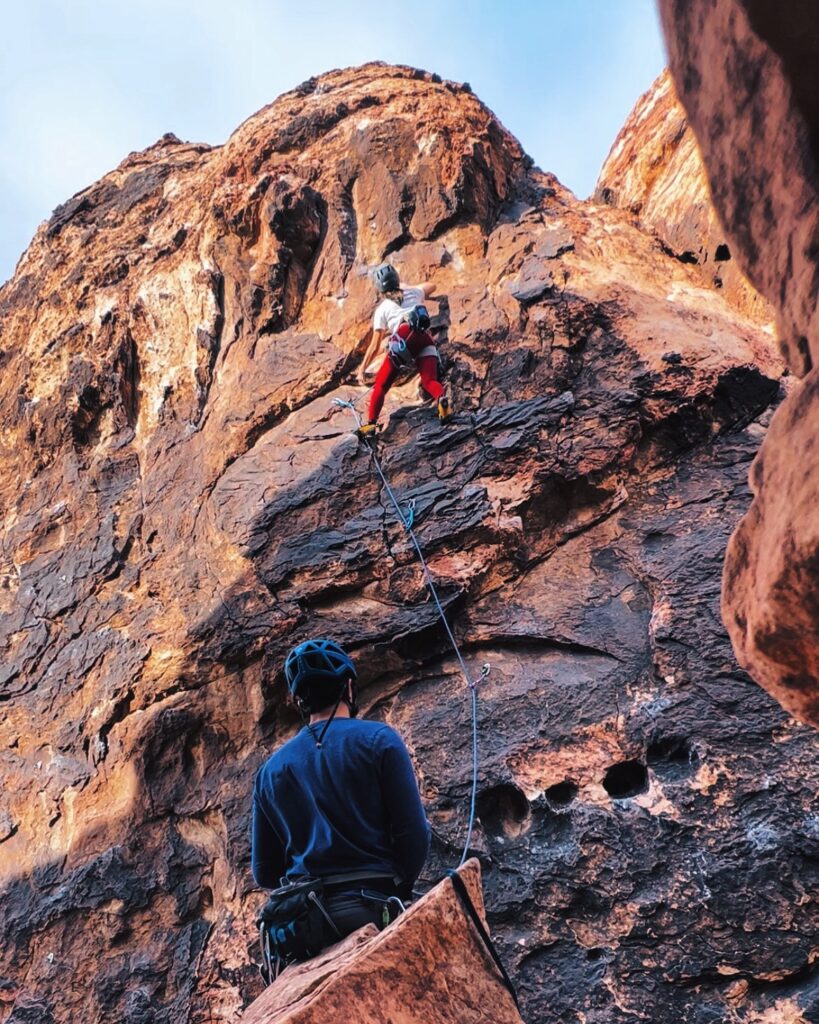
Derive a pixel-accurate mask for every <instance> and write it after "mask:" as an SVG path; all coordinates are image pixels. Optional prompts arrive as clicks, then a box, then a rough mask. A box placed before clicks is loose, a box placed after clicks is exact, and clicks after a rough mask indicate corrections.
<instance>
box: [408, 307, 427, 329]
mask: <svg viewBox="0 0 819 1024" xmlns="http://www.w3.org/2000/svg"><path fill="white" fill-rule="evenodd" d="M407 323H408V324H409V325H410V327H411V328H412V329H413V330H414V331H428V330H429V323H430V320H429V313H428V312H427V307H426V306H413V307H412V309H411V310H410V311H409V313H407Z"/></svg>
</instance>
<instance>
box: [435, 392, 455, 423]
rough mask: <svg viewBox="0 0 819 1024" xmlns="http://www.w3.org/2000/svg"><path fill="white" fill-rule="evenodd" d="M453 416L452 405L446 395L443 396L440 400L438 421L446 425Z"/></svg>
mask: <svg viewBox="0 0 819 1024" xmlns="http://www.w3.org/2000/svg"><path fill="white" fill-rule="evenodd" d="M451 415H452V406H451V404H450V401H449V399H448V398H447V396H446V395H441V397H440V398H439V399H438V419H439V420H440V421H441V423H446V421H447V420H448V419H449V418H450V416H451Z"/></svg>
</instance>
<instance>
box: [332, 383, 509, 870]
mask: <svg viewBox="0 0 819 1024" xmlns="http://www.w3.org/2000/svg"><path fill="white" fill-rule="evenodd" d="M333 402H334V404H335V405H339V406H341V407H342V408H344V409H349V410H350V411H351V412H352V414H353V416H354V417H355V422H356V427H360V426H361V417H360V416H359V415H358V410H357V409H356V407H355V404H354V403H353V402H348V401H345V399H343V398H334V399H333ZM367 447H368V448H369V449H370V455H371V456H372V460H373V465H374V466H375V468H376V471H377V473H378V475H379V477H380V478H381V483H382V484H383V485H384V490H385V491H386V492H387V495H388V496H389V499H390V501H391V503H392V506H393V508H394V509H395V514H396V516H397V517H398V521H399V522H400V523H401V525H402V526H403V527H404V529H405V530H406V531H407V533H408V534H409V538H410V540H411V541H412V546H413V547H414V548H415V553H416V554H417V555H418V561H419V562H420V563H421V570H422V572H423V574H424V579H425V581H426V584H427V589H428V590H429V592H430V594H431V595H432V600H433V601H434V602H435V607H436V608H437V609H438V615H439V616H440V618H441V622H442V623H443V624H444V629H445V630H446V635H447V637H448V638H449V642H450V644H451V646H452V650H453V651H454V652H455V657H456V658H457V659H458V664H459V666H460V668H461V672H462V673H463V677H464V679H465V680H466V685H467V688H468V690H469V697H470V703H471V717H472V786H471V792H470V798H469V820H468V823H467V828H466V840H465V842H464V848H463V853H462V854H461V859H460V860H459V861H458V867H460V866H461V865H462V864H463V863H464V862H465V861H466V858H467V856H468V855H469V843H470V841H471V839H472V833H473V831H474V829H475V810H476V804H477V797H478V686H477V683H478V682H480V681H481V680H482V679H486V677H487V676H488V675H489V670H490V666H489V664H488V662H487V663H486V664H485V665H484V666H483V667H482V669H481V674H480V676H479V677H478V680H477V682H476V681H475V680H473V678H472V676H471V675H470V674H469V669H468V668H467V667H466V662H465V661H464V659H463V655H462V654H461V649H460V647H459V646H458V641H457V640H456V639H455V634H454V633H453V632H452V629H451V628H450V625H449V622H448V620H447V617H446V612H445V611H444V606H443V605H442V604H441V601H440V598H439V597H438V590H437V588H436V586H435V581H434V580H433V578H432V574H431V573H430V571H429V566H428V565H427V560H426V559H425V558H424V553H423V551H422V550H421V545H420V544H419V543H418V538H417V537H416V536H415V531H414V530H413V528H412V527H413V524H414V522H415V499H412V501H410V503H409V505H408V506H407V511H406V512H403V511H402V510H401V505H400V504H399V502H398V499H397V498H396V496H395V493H394V492H393V489H392V487H390V483H389V481H388V480H387V477H386V475H385V473H384V469H383V467H382V465H381V460H380V459H379V458H378V454H377V452H376V450H375V447H374V446H373V445H371V444H369V442H367Z"/></svg>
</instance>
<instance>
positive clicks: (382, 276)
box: [373, 263, 401, 292]
mask: <svg viewBox="0 0 819 1024" xmlns="http://www.w3.org/2000/svg"><path fill="white" fill-rule="evenodd" d="M373 277H374V278H375V287H376V288H377V289H378V290H379V291H380V292H394V291H396V290H397V289H398V288H399V287H400V284H401V282H400V279H399V277H398V271H397V270H396V269H395V267H394V266H393V265H392V264H391V263H382V264H381V266H380V267H376V268H375V273H374V274H373Z"/></svg>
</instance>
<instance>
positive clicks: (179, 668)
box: [0, 65, 819, 1024]
mask: <svg viewBox="0 0 819 1024" xmlns="http://www.w3.org/2000/svg"><path fill="white" fill-rule="evenodd" d="M385 256H390V258H392V259H393V260H394V261H395V263H396V265H397V266H398V267H399V268H400V270H401V273H402V276H403V277H404V279H405V280H408V281H412V280H420V279H429V278H431V279H433V280H434V281H435V282H436V284H437V286H438V290H439V292H440V293H441V295H442V296H443V299H442V301H441V304H440V307H439V309H438V310H437V316H438V322H439V326H440V335H439V337H440V349H441V355H442V358H443V360H444V363H445V368H446V375H447V380H448V383H449V386H450V388H451V390H452V392H453V394H454V395H455V396H456V398H457V412H456V415H455V418H454V421H453V422H452V424H451V425H450V426H448V427H447V428H446V429H443V428H441V427H440V426H439V425H438V423H437V421H436V420H435V418H434V415H433V413H432V411H431V410H430V409H429V408H428V407H425V406H424V405H423V404H422V403H419V401H418V399H417V397H416V386H415V382H414V381H410V382H408V383H407V384H405V385H403V386H401V387H399V388H396V389H394V390H393V392H391V393H390V396H389V400H388V403H387V407H386V409H385V416H386V417H387V418H388V421H389V425H388V427H387V429H386V431H385V433H384V437H383V444H382V447H381V450H382V452H383V463H384V468H385V471H386V473H387V474H388V477H389V479H390V481H391V483H392V484H393V486H394V487H395V489H396V492H397V494H398V496H399V498H400V500H401V501H402V502H409V501H410V500H411V499H414V501H415V509H416V529H417V533H418V536H419V539H420V541H421V543H422V545H423V546H424V550H425V552H426V553H427V555H428V558H429V561H430V567H431V571H432V573H433V574H434V576H435V578H436V580H437V581H438V583H439V586H440V591H441V594H442V598H443V600H444V602H445V604H446V607H447V609H448V612H449V615H450V618H451V621H452V624H453V628H454V630H455V632H456V634H457V636H458V638H459V640H460V641H461V643H462V644H463V648H464V652H465V655H466V657H467V659H468V661H469V662H470V664H471V665H473V666H474V667H475V668H478V667H479V666H480V665H481V664H482V663H483V662H486V661H488V662H490V663H491V666H492V671H491V674H490V676H489V678H488V680H487V681H486V682H485V683H482V684H481V691H480V702H479V740H480V771H479V801H478V810H479V815H480V821H479V827H478V830H477V831H476V833H475V836H474V837H473V843H472V851H473V852H474V853H476V854H477V855H478V856H480V858H481V860H482V863H483V865H484V873H485V883H486V893H487V916H488V919H489V921H490V924H491V926H492V930H493V933H494V934H495V935H496V937H497V939H498V941H499V944H500V947H501V950H502V953H503V955H504V957H505V959H506V962H507V964H508V966H509V968H510V970H511V971H512V972H513V974H514V976H515V978H516V980H517V982H518V984H519V987H520V991H521V995H522V1000H523V1005H524V1016H525V1018H526V1019H527V1020H529V1021H530V1022H540V1021H558V1020H567V1019H568V1020H571V1019H578V1020H582V1019H585V1020H587V1021H601V1022H602V1021H606V1022H607V1024H608V1022H620V1021H622V1022H625V1021H633V1020H634V1019H635V1017H638V1018H640V1019H650V1020H653V1021H668V1022H672V1021H674V1022H676V1021H679V1020H690V1021H697V1022H705V1021H710V1020H725V1019H729V1018H730V1017H731V1015H732V1014H735V1015H745V1016H746V1017H747V1018H748V1019H762V1017H763V1015H765V1014H769V1015H770V1014H774V1013H778V1012H780V1011H781V1012H785V1011H784V1010H782V1007H783V1006H785V1007H787V1006H794V1007H797V1006H799V1005H807V1001H809V1000H810V999H811V998H815V993H816V975H815V973H814V967H813V966H811V965H812V964H813V959H812V958H813V955H814V947H815V935H816V927H815V926H816V904H815V902H814V901H815V892H816V882H817V877H816V874H817V872H816V863H817V859H816V855H817V833H816V816H815V815H816V808H815V791H816V783H817V774H818V773H819V769H817V757H816V754H817V749H819V742H818V741H817V737H816V735H815V734H814V733H813V732H812V731H811V730H809V729H807V728H804V727H800V726H797V725H796V724H794V723H793V722H791V721H790V720H789V719H788V718H787V717H786V716H785V714H784V713H783V712H782V710H781V708H780V707H779V706H778V705H776V704H775V703H774V702H773V701H772V700H771V699H770V698H769V697H768V696H767V695H766V694H765V693H763V692H762V691H761V690H760V689H759V688H758V687H757V686H756V685H755V684H754V683H753V682H752V681H751V680H750V679H749V678H748V677H747V676H746V675H745V674H744V673H743V672H742V671H741V670H740V669H739V668H738V666H737V665H736V662H735V661H734V659H733V656H732V654H731V649H730V644H729V642H728V639H727V636H726V634H725V632H724V629H723V627H722V625H721V623H720V620H719V609H718V599H719V577H720V567H721V561H722V556H723V551H724V547H725V543H726V540H727V537H728V534H729V533H730V531H731V530H732V528H733V527H734V525H735V524H736V522H737V520H738V519H739V517H740V516H741V515H742V514H743V513H745V512H746V510H747V507H748V502H749V500H750V495H749V492H748V487H747V483H746V477H747V469H748V465H749V463H750V461H751V459H752V458H753V456H754V454H755V453H756V451H757V448H758V446H759V443H760V441H761V439H762V437H763V436H764V433H765V430H766V427H767V423H768V420H769V418H770V415H771V413H772V410H773V408H774V406H775V405H776V404H777V402H778V401H779V399H780V392H781V388H780V382H779V377H780V371H781V366H780V363H779V357H778V356H777V355H776V354H774V353H772V351H771V344H770V335H769V334H768V333H767V332H766V331H765V330H762V329H760V327H759V324H758V323H757V322H756V321H755V320H753V319H748V318H747V317H746V316H744V315H743V314H742V313H741V311H738V310H737V309H736V308H735V307H734V306H732V305H731V304H730V303H729V302H727V301H726V299H725V298H724V297H723V294H722V292H721V291H720V290H718V289H714V288H713V287H712V286H710V285H706V284H705V283H704V281H703V279H702V276H701V272H700V268H698V267H696V266H693V265H692V266H689V265H686V264H684V263H681V262H680V261H679V260H677V259H675V258H673V257H672V256H669V255H667V254H665V253H663V251H662V250H661V247H660V245H659V243H658V241H657V239H656V238H655V237H654V236H653V235H650V234H646V233H645V232H644V231H642V230H640V229H639V228H638V227H637V226H635V225H634V223H633V216H632V215H631V214H629V213H628V212H625V211H622V210H618V209H613V208H611V207H608V206H605V205H600V204H586V203H581V202H578V201H577V200H575V199H574V197H573V196H572V195H571V194H570V193H569V192H567V191H566V190H565V189H563V188H562V187H561V185H560V184H559V182H557V181H556V180H555V179H554V178H553V177H552V176H550V175H548V174H543V173H541V172H540V171H538V170H536V169H535V168H533V167H532V166H531V165H530V163H529V161H528V160H527V159H526V157H525V155H524V154H523V153H522V151H521V149H520V147H519V145H518V144H517V142H516V141H515V140H514V139H513V138H511V137H510V136H509V135H508V133H507V132H506V131H505V130H504V129H503V127H502V126H501V125H500V124H499V123H498V122H497V121H496V120H495V118H494V117H493V116H492V114H491V112H490V111H488V110H487V109H486V108H485V107H483V106H482V105H481V104H480V103H479V101H478V100H477V99H476V98H475V97H474V96H473V95H472V94H471V93H470V92H469V91H468V90H467V89H466V88H464V87H461V86H457V85H455V84H453V83H449V82H441V81H438V80H437V79H436V78H435V77H434V76H430V75H428V74H424V73H422V72H416V71H413V70H411V69H407V68H391V67H385V66H381V65H369V66H366V67H364V68H360V69H356V70H351V71H344V72H333V73H331V74H329V75H325V76H322V77H321V78H320V79H317V80H314V81H310V82H307V83H305V84H304V86H302V87H301V88H299V89H297V90H295V91H294V92H292V93H288V94H286V95H285V96H283V97H281V98H280V99H279V100H277V101H276V102H275V103H274V104H273V105H272V106H270V107H268V108H266V109H264V110H262V111H260V112H259V113H258V114H256V115H255V116H254V117H252V118H250V119H249V120H248V121H247V122H246V123H245V124H244V125H242V126H241V127H240V128H239V129H238V131H237V132H236V133H235V134H234V135H233V136H232V137H231V138H230V139H229V140H228V142H227V143H226V144H225V145H224V146H222V147H219V148H214V149H208V148H207V147H203V146H194V145H188V144H182V143H179V142H178V141H176V140H175V139H173V138H170V137H167V138H165V139H162V140H160V142H159V143H158V144H157V145H156V146H154V147H152V148H151V149H149V150H147V151H145V152H143V153H138V154H132V155H131V156H130V157H128V158H127V159H126V160H125V161H124V162H123V164H122V165H121V166H120V167H118V168H117V169H116V170H115V171H113V172H112V173H111V174H109V175H107V176H106V177H105V178H104V179H102V180H101V181H100V182H98V183H97V184H96V185H94V186H92V187H91V188H90V189H88V190H86V191H85V192H84V193H81V194H80V195H79V196H76V197H74V199H72V200H70V201H69V202H68V203H67V204H65V206H63V207H62V208H60V209H59V210H58V211H56V212H55V215H54V217H53V218H52V220H51V221H50V222H49V223H48V224H45V225H43V226H42V228H41V229H40V230H39V231H38V234H37V236H36V237H35V239H34V241H33V242H32V245H31V246H30V248H29V250H28V252H27V253H26V254H25V256H24V258H23V261H22V262H21V264H20V267H19V269H18V272H17V275H16V276H15V278H14V279H13V280H12V281H11V282H9V283H8V285H6V286H5V287H4V288H3V290H2V291H0V339H1V340H0V347H2V350H3V356H2V359H3V374H2V382H0V423H2V434H0V443H1V444H2V451H1V452H0V460H2V472H1V473H0V488H1V489H2V490H0V493H1V494H2V505H3V527H2V545H3V552H4V556H5V557H4V577H3V586H2V589H0V615H1V616H2V619H0V623H2V626H1V627H0V628H2V643H3V650H4V658H3V668H2V673H3V682H2V698H3V710H4V717H3V719H2V722H1V723H0V757H2V771H3V779H4V786H3V788H2V793H0V840H1V841H0V870H2V877H3V899H2V901H0V926H1V927H2V934H3V936H4V943H3V946H2V951H0V978H2V981H0V1006H2V1007H3V1014H4V1016H5V1020H6V1021H8V1022H14V1024H21V1022H24V1021H26V1022H31V1021H37V1022H38V1024H39V1022H46V1024H48V1022H51V1024H68V1022H72V1024H73V1022H76V1021H79V1020H82V1021H87V1022H89V1024H96V1022H103V1021H105V1022H107V1021H111V1020H128V1021H145V1022H148V1021H150V1022H156V1024H164V1022H168V1024H170V1022H173V1024H178V1022H179V1021H186V1022H190V1024H206V1022H212V1021H232V1020H235V1019H236V1016H237V1015H238V1013H239V1012H240V1010H241V1009H242V1007H243V1006H245V1005H247V1004H248V1003H249V1002H250V1001H251V1000H252V999H253V998H254V997H255V996H256V995H257V994H258V992H259V981H258V976H257V973H256V970H255V968H254V967H253V965H252V963H251V958H252V956H253V954H254V950H255V946H254V942H255V935H254V927H253V914H254V910H255V908H256V907H257V906H258V904H259V903H260V902H261V894H259V893H258V892H256V891H255V890H254V888H253V885H252V881H251V878H250V874H249V870H248V860H249V855H248V818H249V813H248V812H249V793H250V787H251V784H252V778H253V773H254V771H255V769H256V768H257V766H258V765H259V764H260V763H261V761H262V759H263V758H264V757H265V756H266V754H267V752H268V751H269V750H270V749H271V748H272V747H274V746H275V745H277V744H279V743H281V742H282V740H283V739H285V738H286V737H287V736H288V735H290V734H291V733H292V731H293V730H294V729H295V728H296V727H297V724H298V723H297V720H296V716H295V715H294V713H293V711H292V710H291V709H289V708H288V707H286V706H285V704H284V701H283V699H282V684H281V676H280V670H281V662H282V658H283V655H284V654H285V652H286V651H287V649H288V647H289V646H290V645H291V644H292V643H293V641H294V640H297V639H301V638H303V637H305V636H310V635H315V634H319V635H321V634H325V635H326V634H331V635H333V636H335V637H337V638H338V639H339V640H340V641H341V642H342V643H345V644H347V645H348V646H349V647H350V649H351V651H352V652H353V653H354V655H355V656H356V658H357V660H358V664H359V668H360V675H361V680H362V698H363V704H364V706H365V709H366V711H367V713H368V714H370V715H373V716H376V717H379V718H383V719H385V720H387V721H389V722H391V723H392V724H393V725H395V726H396V727H397V728H398V729H400V730H401V732H402V733H403V735H404V736H405V737H406V739H407V742H408V744H409V746H410V749H411V751H412V754H413V757H414V759H415V763H416V766H417V769H418V772H419V777H420V780H421V785H422V790H423V794H424V799H425V802H426V805H427V807H428V811H429V815H430V819H431V821H432V825H433V829H434V843H433V851H432V855H431V858H430V862H429V864H428V867H427V869H426V873H425V876H424V879H423V882H424V885H425V886H427V887H428V886H431V885H432V883H433V882H434V881H435V880H437V879H438V878H439V877H440V875H441V872H442V870H443V868H444V867H445V866H449V865H451V864H452V863H453V862H454V861H456V860H457V857H458V854H459V851H460V847H461V845H462V844H463V841H464V830H465V822H466V801H467V797H468V793H469V786H470V756H469V754H470V727H469V715H468V701H467V699H466V692H465V686H464V684H463V682H462V680H461V679H460V676H459V675H458V672H457V669H456V664H455V661H454V658H453V657H452V654H451V652H450V650H449V648H448V647H447V644H446V639H445V637H444V634H443V631H442V629H441V627H440V625H439V623H438V620H437V618H436V615H435V612H434V609H433V608H432V606H431V604H430V602H429V600H428V597H427V594H426V591H425V588H424V585H423V581H422V578H421V576H420V573H419V571H418V567H417V563H416V561H415V559H414V557H413V552H412V549H411V547H410V546H409V544H408V541H407V537H406V535H405V532H404V530H403V529H402V527H400V526H399V525H398V524H397V522H396V520H395V518H394V517H393V515H392V513H391V511H390V508H389V505H388V503H387V502H386V497H385V495H384V494H383V493H382V490H381V488H380V486H379V484H378V482H377V479H376V477H375V475H374V473H373V469H372V466H371V463H370V459H369V457H368V455H367V452H366V451H365V450H364V449H363V448H361V447H360V446H359V444H358V442H357V441H356V439H355V438H354V437H353V436H352V435H351V433H350V428H351V426H352V422H351V418H350V415H349V412H348V411H347V410H344V409H340V408H338V407H337V406H335V405H334V404H333V399H334V398H335V397H343V398H348V397H352V398H356V399H357V400H359V401H360V400H361V399H363V396H364V393H365V386H364V385H361V384H358V383H357V379H358V373H359V371H360V369H361V365H360V364H361V361H362V359H363V352H364V350H365V349H366V348H367V345H368V324H369V320H370V317H371V314H372V310H373V306H374V296H373V293H372V288H371V285H370V284H369V281H368V269H369V268H370V267H371V266H372V265H373V264H374V263H377V262H378V261H380V260H381V259H382V258H384V257H385ZM760 894H764V898H762V897H761V895H760ZM800 1001H801V1002H800ZM796 1012H797V1011H796V1010H794V1014H796ZM805 1012H806V1013H807V1012H808V1011H807V1010H806V1011H805ZM754 1015H756V1016H754ZM771 1019H773V1018H771ZM794 1019H798V1018H797V1017H794ZM805 1019H807V1017H806V1018H805Z"/></svg>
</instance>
